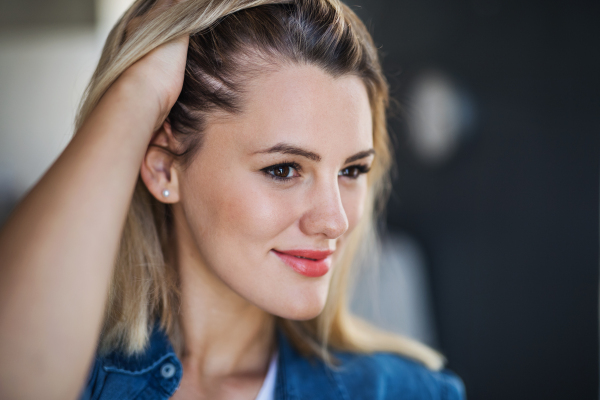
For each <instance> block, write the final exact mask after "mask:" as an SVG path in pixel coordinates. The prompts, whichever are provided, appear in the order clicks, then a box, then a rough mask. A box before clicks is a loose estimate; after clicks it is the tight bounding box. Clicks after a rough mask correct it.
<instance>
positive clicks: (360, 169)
mask: <svg viewBox="0 0 600 400" xmlns="http://www.w3.org/2000/svg"><path fill="white" fill-rule="evenodd" d="M277 168H293V169H294V170H295V171H296V172H298V173H299V172H300V171H302V167H301V166H300V164H298V163H295V162H283V163H280V164H275V165H271V166H269V167H266V168H263V169H261V171H263V172H264V173H265V175H267V176H269V177H270V178H272V179H274V180H276V181H280V182H281V181H283V182H287V181H289V180H291V179H292V178H293V177H289V178H286V177H281V176H276V175H274V174H272V173H271V172H272V171H275V170H276V169H277ZM351 168H356V169H357V170H358V175H357V176H355V177H352V176H349V175H342V174H341V172H342V171H344V170H348V169H351ZM370 170H371V167H369V166H367V165H365V164H356V165H350V166H348V167H346V168H344V169H342V171H340V172H339V173H338V176H345V177H347V178H350V179H357V178H358V177H359V176H360V175H362V174H366V173H368V172H369V171H370Z"/></svg>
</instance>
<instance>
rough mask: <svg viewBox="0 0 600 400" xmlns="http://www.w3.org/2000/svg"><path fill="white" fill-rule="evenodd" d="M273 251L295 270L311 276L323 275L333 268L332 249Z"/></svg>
mask: <svg viewBox="0 0 600 400" xmlns="http://www.w3.org/2000/svg"><path fill="white" fill-rule="evenodd" d="M271 251H272V252H273V253H275V255H277V257H279V258H280V259H281V261H283V262H284V263H285V264H286V265H287V266H289V267H291V268H292V269H293V270H294V271H296V272H298V273H299V274H301V275H304V276H307V277H309V278H318V277H320V276H323V275H325V274H326V273H327V272H329V270H330V269H331V257H330V256H331V254H333V251H331V250H283V251H279V250H275V249H273V250H271ZM301 257H302V258H301Z"/></svg>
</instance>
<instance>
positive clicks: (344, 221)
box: [300, 176, 348, 239]
mask: <svg viewBox="0 0 600 400" xmlns="http://www.w3.org/2000/svg"><path fill="white" fill-rule="evenodd" d="M307 200H308V202H309V207H308V209H307V211H306V212H305V213H304V214H303V215H302V218H301V219H300V229H301V230H302V232H303V233H304V234H305V235H308V236H314V235H323V236H325V237H326V238H327V239H337V238H338V237H340V236H342V235H343V234H344V232H346V231H347V230H348V217H347V216H346V211H345V210H344V205H343V204H342V198H341V196H340V188H339V185H338V182H337V176H336V179H335V181H334V182H329V183H325V182H323V183H322V184H321V185H318V186H315V187H314V188H313V190H311V191H310V193H309V194H308V199H307Z"/></svg>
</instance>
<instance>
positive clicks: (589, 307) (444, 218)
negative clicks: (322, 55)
mask: <svg viewBox="0 0 600 400" xmlns="http://www.w3.org/2000/svg"><path fill="white" fill-rule="evenodd" d="M350 4H357V5H359V6H357V7H356V8H355V9H356V11H357V12H358V13H359V14H360V15H361V16H362V17H363V18H364V19H365V20H366V21H368V23H367V24H368V26H370V27H371V30H372V32H373V34H374V37H375V40H376V42H377V43H378V44H379V45H380V46H381V51H382V53H383V54H384V69H385V72H386V74H387V76H388V78H389V80H390V83H391V86H392V92H393V94H394V97H395V98H396V99H397V100H398V101H399V102H400V104H401V107H400V108H399V111H397V112H396V116H395V117H393V118H392V119H391V126H392V130H393V132H394V138H395V142H396V154H397V174H396V179H395V181H394V193H393V196H392V199H391V201H390V203H389V208H388V227H389V228H390V229H396V230H401V231H403V232H408V233H409V234H410V235H412V237H413V238H414V239H415V240H416V241H417V242H418V243H420V245H421V246H422V248H423V249H424V254H425V260H426V265H428V266H429V276H430V277H431V284H432V286H433V292H432V293H433V297H434V308H435V311H436V318H437V327H438V337H439V339H440V345H441V349H442V351H443V352H444V353H445V354H446V355H447V357H448V359H449V362H450V364H449V365H450V367H451V368H452V369H454V370H455V371H456V372H458V373H459V374H460V375H461V377H463V379H464V380H465V383H466V387H467V394H468V397H469V399H470V400H482V399H485V400H495V399H523V400H525V399H546V400H548V399H557V400H558V399H597V398H598V243H599V237H598V206H599V201H598V200H599V199H598V182H599V180H600V179H599V178H600V177H599V168H598V156H599V150H600V135H599V133H600V95H599V93H600V79H599V74H598V71H600V52H599V51H598V48H599V47H598V43H597V42H598V38H599V37H600V32H599V28H600V26H599V24H598V16H599V12H600V9H599V8H600V3H598V2H589V1H572V2H559V1H527V2H523V1H505V0H453V1H442V0H419V1H411V0H368V1H352V2H350ZM423 82H425V83H423ZM427 82H428V83H427ZM432 82H433V83H435V84H432ZM436 82H437V83H436ZM452 88H453V89H452ZM423 98H425V99H427V101H425V102H423V101H421V100H419V99H423ZM460 99H466V104H467V106H466V108H464V106H460V104H459V103H461V101H462V100H460ZM461 109H462V110H467V111H468V112H467V114H469V113H470V114H471V116H470V117H469V118H467V119H470V122H469V123H465V124H463V126H462V128H461V129H462V133H460V134H457V132H458V131H455V130H453V129H449V128H448V126H451V125H453V124H455V122H453V121H455V120H459V119H460V118H459V117H458V116H457V117H450V116H446V117H444V116H443V115H446V114H448V113H450V114H452V113H461V112H462V111H459V110H461ZM453 110H454V111H453ZM440 114H441V116H440ZM422 116H426V119H425V123H424V122H423V121H420V120H419V118H422ZM444 132H445V133H444ZM423 136H425V137H423ZM415 137H417V138H420V139H416V140H415ZM423 149H425V150H423ZM440 149H442V150H440Z"/></svg>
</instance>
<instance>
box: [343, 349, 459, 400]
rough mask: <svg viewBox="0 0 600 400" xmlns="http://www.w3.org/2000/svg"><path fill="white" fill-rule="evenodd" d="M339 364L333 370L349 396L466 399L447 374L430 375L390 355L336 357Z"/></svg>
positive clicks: (423, 368)
mask: <svg viewBox="0 0 600 400" xmlns="http://www.w3.org/2000/svg"><path fill="white" fill-rule="evenodd" d="M336 356H337V358H338V359H339V361H340V364H339V365H338V366H337V367H334V368H333V369H332V371H333V373H334V374H335V375H336V376H337V379H339V380H341V382H340V383H341V384H342V385H343V387H345V389H346V390H347V391H348V393H362V394H363V396H361V397H364V398H369V399H388V398H390V399H391V398H402V399H407V400H409V399H414V400H421V399H423V400H425V399H432V400H433V399H436V400H437V399H440V400H455V399H456V400H459V399H464V398H465V389H464V385H463V383H462V381H461V379H460V378H459V377H458V376H457V375H456V374H454V373H453V372H451V371H449V370H441V371H432V370H430V369H428V368H427V367H425V366H423V365H421V364H420V363H418V362H415V361H412V360H410V359H408V358H404V357H402V356H399V355H396V354H391V353H375V354H353V353H337V354H336Z"/></svg>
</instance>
